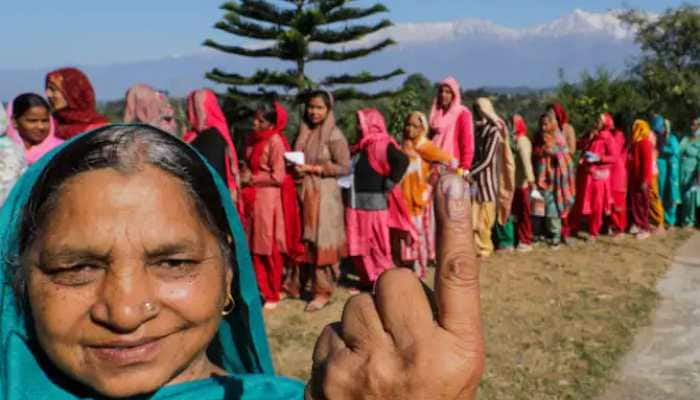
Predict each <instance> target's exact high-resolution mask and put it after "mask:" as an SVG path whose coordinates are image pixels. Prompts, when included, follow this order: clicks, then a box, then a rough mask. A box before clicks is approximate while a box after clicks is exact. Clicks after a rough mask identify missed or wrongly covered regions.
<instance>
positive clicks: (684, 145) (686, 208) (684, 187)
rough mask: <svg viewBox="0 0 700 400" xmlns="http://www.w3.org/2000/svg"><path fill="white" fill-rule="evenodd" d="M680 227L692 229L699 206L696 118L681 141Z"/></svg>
mask: <svg viewBox="0 0 700 400" xmlns="http://www.w3.org/2000/svg"><path fill="white" fill-rule="evenodd" d="M680 159H681V162H680V164H681V173H680V175H681V182H680V189H681V196H682V197H683V203H682V205H681V213H680V218H681V220H680V223H681V226H683V227H686V228H692V227H694V226H695V224H696V222H697V219H696V214H697V209H698V206H700V180H699V179H698V178H700V118H696V119H695V120H694V121H693V123H692V125H691V127H690V135H688V136H686V137H684V138H683V140H681V145H680Z"/></svg>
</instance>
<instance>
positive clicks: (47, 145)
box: [0, 102, 63, 165]
mask: <svg viewBox="0 0 700 400" xmlns="http://www.w3.org/2000/svg"><path fill="white" fill-rule="evenodd" d="M12 103H13V102H11V103H10V104H8V105H7V118H8V120H12V118H13V117H14V115H13V110H12ZM0 108H1V107H0ZM50 121H51V122H50V123H51V126H50V127H49V134H48V136H46V138H45V139H44V141H43V142H41V143H39V144H36V145H34V146H32V147H30V148H27V146H26V145H25V144H24V140H22V136H21V135H20V134H19V132H17V129H15V127H14V126H12V124H9V125H8V126H7V136H8V137H9V138H10V139H12V141H13V142H15V143H16V144H17V145H18V146H21V148H22V149H24V159H25V160H26V162H27V165H32V164H34V163H35V162H37V161H38V160H39V159H40V158H41V157H42V156H43V155H44V154H46V153H48V152H49V151H51V149H53V148H54V147H56V146H59V145H60V144H61V143H63V140H62V139H60V138H59V137H58V136H56V121H55V120H54V118H53V117H50Z"/></svg>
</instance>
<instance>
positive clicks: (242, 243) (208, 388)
mask: <svg viewBox="0 0 700 400" xmlns="http://www.w3.org/2000/svg"><path fill="white" fill-rule="evenodd" d="M131 126H134V125H131ZM163 135H166V133H163ZM92 136H93V135H82V136H80V137H78V138H75V139H74V140H72V141H69V142H67V143H64V144H63V145H61V146H60V147H58V148H56V149H54V150H52V151H51V152H49V153H48V154H47V155H46V157H43V158H41V159H40V160H39V161H37V162H36V163H35V164H34V165H33V166H32V167H31V168H30V169H29V170H28V171H27V173H25V174H24V175H23V176H22V178H21V179H20V180H19V182H18V183H17V185H16V189H15V190H13V192H12V194H11V195H10V197H9V198H8V200H7V202H6V203H5V205H4V206H3V208H2V210H1V211H0V347H1V348H0V393H1V394H2V397H3V398H11V399H33V398H50V399H56V400H64V399H66V400H68V399H76V398H78V395H77V394H74V393H71V392H69V391H68V390H69V389H68V388H66V387H64V386H61V385H60V384H59V383H57V381H56V376H54V374H52V373H49V372H47V371H50V369H49V370H47V369H46V364H45V363H46V362H47V361H46V357H44V356H43V355H41V354H39V352H40V350H38V349H37V348H36V345H35V344H34V342H33V341H32V339H30V337H29V333H28V332H30V331H31V329H32V328H31V326H28V325H27V324H32V318H25V316H23V315H22V314H20V313H18V310H17V308H16V305H17V304H18V303H19V301H20V300H18V299H16V298H15V291H14V290H13V289H12V283H13V282H12V279H11V277H9V276H8V275H7V272H6V271H7V270H8V268H10V267H11V265H10V263H11V262H12V260H17V259H18V256H19V251H20V249H19V237H18V236H19V224H20V221H21V220H22V212H23V211H24V210H25V209H26V206H27V202H28V200H29V197H30V194H31V192H32V189H33V188H34V186H35V185H37V184H40V179H41V176H42V175H43V173H44V171H45V170H46V169H47V168H48V167H49V166H50V165H51V161H52V159H53V158H54V157H55V156H56V155H57V154H59V153H61V152H63V151H70V148H71V144H72V143H76V142H78V141H81V140H89V139H90V137H92ZM202 160H203V159H202ZM203 162H204V161H203ZM209 173H210V174H211V176H212V177H213V178H214V182H215V184H216V189H217V191H218V193H219V197H220V199H221V203H222V205H223V207H224V209H225V213H226V218H227V223H228V226H229V227H230V232H229V234H230V236H231V237H232V238H233V246H234V250H235V251H234V255H235V257H236V260H235V261H236V262H235V264H234V265H236V268H237V269H236V277H237V279H235V281H234V284H233V285H232V286H233V287H232V292H233V294H234V297H235V298H236V307H235V308H234V310H233V312H232V313H231V314H229V315H228V316H226V317H225V318H224V319H223V320H222V321H221V325H220V326H219V331H218V334H217V335H216V336H215V338H214V340H213V341H212V343H211V345H210V346H211V347H212V348H213V349H214V351H215V353H216V354H217V355H218V357H219V358H220V359H221V364H222V365H221V366H222V367H223V368H224V369H225V370H226V371H228V372H229V373H230V374H231V375H229V376H226V377H217V378H211V379H205V380H199V381H193V382H188V383H183V384H178V385H171V386H166V387H164V388H162V389H161V390H159V391H158V392H157V393H156V394H155V395H153V396H152V397H150V398H152V399H154V400H158V399H166V398H167V399H171V400H179V399H183V400H184V399H191V398H229V397H230V396H237V397H233V398H235V399H239V400H246V399H247V400H262V399H276V400H282V399H288V398H301V397H302V391H303V387H302V385H301V384H300V383H298V382H295V381H292V380H289V379H285V378H281V377H273V376H272V375H271V374H273V367H272V360H271V357H270V351H269V348H268V344H267V338H266V335H265V327H264V324H263V318H262V313H261V305H260V297H259V291H258V287H257V283H256V281H255V273H254V271H253V267H252V264H251V259H250V253H249V252H248V248H247V244H246V239H245V235H244V233H243V229H242V228H241V224H240V221H239V219H238V214H237V213H236V211H235V208H234V206H233V204H232V203H231V199H230V196H229V192H228V189H227V188H226V186H225V184H224V183H223V182H222V181H221V178H219V177H218V175H217V173H216V172H215V171H214V170H213V169H212V168H211V167H209ZM28 382H31V384H28ZM232 388H236V389H235V390H234V391H233V392H232V391H231V390H232Z"/></svg>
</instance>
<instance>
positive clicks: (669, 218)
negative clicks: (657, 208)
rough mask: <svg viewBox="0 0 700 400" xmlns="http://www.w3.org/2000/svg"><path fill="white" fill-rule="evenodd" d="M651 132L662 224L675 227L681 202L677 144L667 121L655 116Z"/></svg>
mask: <svg viewBox="0 0 700 400" xmlns="http://www.w3.org/2000/svg"><path fill="white" fill-rule="evenodd" d="M651 128H652V130H653V131H654V132H655V133H656V135H657V149H658V154H659V156H658V159H657V161H656V162H657V165H658V170H659V179H658V185H659V197H660V198H661V202H662V203H663V206H664V222H665V223H666V225H668V226H675V225H676V219H677V218H676V217H677V211H678V205H679V204H680V202H681V193H680V166H679V159H678V156H679V150H680V149H679V143H678V139H677V138H676V136H675V135H674V134H673V132H671V126H670V123H669V122H668V120H666V119H664V118H663V117H662V116H660V115H657V116H656V117H654V119H653V120H652V123H651Z"/></svg>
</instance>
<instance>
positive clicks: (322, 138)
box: [294, 90, 336, 164]
mask: <svg viewBox="0 0 700 400" xmlns="http://www.w3.org/2000/svg"><path fill="white" fill-rule="evenodd" d="M323 92H324V93H325V94H326V95H327V96H328V98H329V99H330V101H331V104H330V107H329V108H328V116H327V117H326V119H325V120H324V121H323V123H321V125H320V126H318V127H316V128H315V129H314V128H311V127H310V126H309V124H308V122H307V121H306V118H302V120H301V124H300V125H299V135H298V136H297V140H296V143H295V144H294V150H295V151H303V152H304V160H305V162H306V163H307V164H316V163H317V161H318V160H319V159H320V157H321V153H322V151H323V149H324V146H325V145H326V144H327V143H328V142H329V141H330V138H331V134H332V133H333V131H334V130H335V129H336V121H335V114H333V106H334V105H335V99H334V98H333V95H332V94H331V93H330V92H329V91H326V90H324V91H323ZM316 130H318V131H319V138H318V140H313V141H309V139H310V138H311V137H312V134H313V133H314V131H316Z"/></svg>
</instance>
